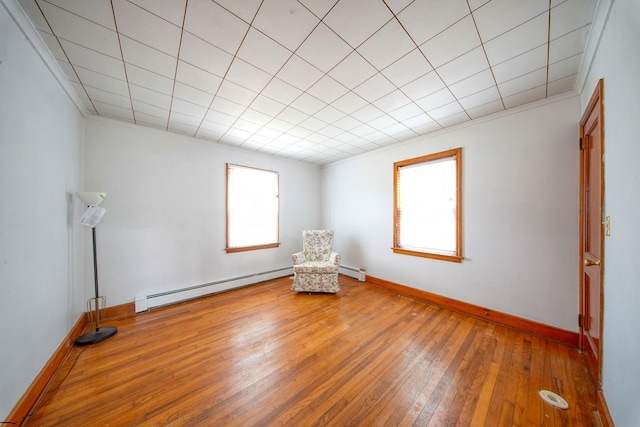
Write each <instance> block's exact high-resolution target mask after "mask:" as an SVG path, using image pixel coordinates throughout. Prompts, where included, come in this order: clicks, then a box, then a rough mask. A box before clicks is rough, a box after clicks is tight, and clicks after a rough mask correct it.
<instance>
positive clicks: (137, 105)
mask: <svg viewBox="0 0 640 427" xmlns="http://www.w3.org/2000/svg"><path fill="white" fill-rule="evenodd" d="M131 96H132V99H131V104H133V110H134V111H135V112H136V114H137V113H144V114H148V115H151V116H155V117H164V118H165V125H166V124H167V120H169V108H171V98H170V97H168V96H167V95H163V94H161V93H157V92H152V91H149V90H148V89H144V88H140V87H138V86H131Z"/></svg>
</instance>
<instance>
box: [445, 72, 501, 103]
mask: <svg viewBox="0 0 640 427" xmlns="http://www.w3.org/2000/svg"><path fill="white" fill-rule="evenodd" d="M495 84H496V82H495V81H494V80H493V74H491V70H489V69H487V70H484V71H481V72H479V73H477V74H474V75H473V76H471V77H468V78H466V79H464V80H460V81H459V82H458V83H454V84H452V85H450V86H449V89H451V92H453V95H454V96H455V97H456V98H464V97H465V96H469V95H473V94H475V93H478V92H481V91H483V90H485V89H487V88H491V87H495Z"/></svg>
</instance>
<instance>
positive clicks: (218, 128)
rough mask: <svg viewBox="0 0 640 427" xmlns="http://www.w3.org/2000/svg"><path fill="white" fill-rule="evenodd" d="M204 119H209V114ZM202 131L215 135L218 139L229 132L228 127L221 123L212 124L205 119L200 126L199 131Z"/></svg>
mask: <svg viewBox="0 0 640 427" xmlns="http://www.w3.org/2000/svg"><path fill="white" fill-rule="evenodd" d="M206 117H209V114H207V116H206ZM202 129H204V130H207V131H209V132H211V133H215V134H216V135H218V138H219V137H221V136H222V135H224V134H225V133H227V130H229V126H228V125H224V124H222V123H217V122H212V121H211V120H207V119H206V118H205V120H203V121H202V124H201V125H200V130H202Z"/></svg>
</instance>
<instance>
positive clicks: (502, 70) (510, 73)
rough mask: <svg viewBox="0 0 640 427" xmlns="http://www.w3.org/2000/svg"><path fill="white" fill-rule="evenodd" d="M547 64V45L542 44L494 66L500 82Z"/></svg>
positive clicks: (496, 76) (494, 71)
mask: <svg viewBox="0 0 640 427" xmlns="http://www.w3.org/2000/svg"><path fill="white" fill-rule="evenodd" d="M546 66H547V46H546V45H542V46H540V47H537V48H535V49H532V50H530V51H528V52H525V53H523V54H521V55H518V56H516V57H514V58H511V59H509V60H507V61H504V62H501V63H500V64H497V65H494V66H493V74H494V76H495V78H496V81H497V82H498V83H502V82H505V81H507V80H511V79H514V78H516V77H519V76H522V75H524V74H527V73H529V72H531V71H534V70H538V69H540V68H544V67H546Z"/></svg>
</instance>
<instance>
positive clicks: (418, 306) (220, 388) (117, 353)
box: [26, 276, 598, 426]
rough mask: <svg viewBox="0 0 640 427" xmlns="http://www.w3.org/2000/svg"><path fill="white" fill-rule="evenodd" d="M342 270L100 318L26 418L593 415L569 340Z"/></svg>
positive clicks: (188, 421)
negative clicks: (105, 331)
mask: <svg viewBox="0 0 640 427" xmlns="http://www.w3.org/2000/svg"><path fill="white" fill-rule="evenodd" d="M340 281H341V286H342V290H341V291H340V292H339V293H338V294H336V295H327V294H312V295H309V294H297V293H295V292H293V291H290V290H289V286H290V285H291V280H290V279H289V278H282V279H277V280H273V281H269V282H265V283H262V284H259V285H255V286H251V287H247V288H243V289H238V290H234V291H230V292H226V293H222V294H219V295H214V296H211V297H207V298H203V299H199V300H195V301H191V302H187V303H183V304H180V305H175V306H172V307H167V308H162V309H158V310H154V311H151V312H147V313H143V314H140V315H137V316H134V317H130V318H126V319H121V320H117V321H113V322H108V323H107V324H110V325H116V326H117V327H118V333H117V334H116V335H115V336H114V337H112V338H110V339H109V340H107V341H104V342H102V343H99V344H96V345H93V346H87V347H74V348H73V349H72V351H71V354H70V356H69V358H68V359H67V360H66V362H65V364H64V365H63V367H62V368H61V371H60V372H59V374H58V375H57V376H56V378H55V379H54V382H53V384H52V385H51V387H50V389H49V391H48V392H47V393H46V395H45V396H44V398H43V400H42V402H41V403H40V405H39V406H38V408H37V409H36V410H35V411H34V412H33V414H32V416H30V417H29V418H28V422H27V424H26V425H29V426H106V425H109V426H185V425H188V426H199V425H202V426H272V425H273V426H281V425H286V426H350V425H361V426H394V425H403V426H408V425H416V426H458V425H459V426H468V425H473V426H485V425H486V426H541V425H544V426H591V425H598V424H597V423H596V420H595V419H594V416H593V411H595V410H596V405H597V400H596V399H597V397H596V389H595V385H594V383H593V381H592V380H591V378H590V376H589V374H588V372H587V366H586V361H585V359H584V358H583V356H582V355H581V354H580V353H579V352H578V351H577V350H576V349H574V348H570V347H567V346H565V345H562V344H558V343H554V342H550V341H547V340H545V339H542V338H539V337H535V336H531V335H528V334H524V333H520V332H517V331H515V330H511V329H508V328H505V327H502V326H498V325H494V324H491V323H487V322H485V321H484V320H480V319H476V318H472V317H468V316H465V315H461V314H458V313H455V312H451V311H449V310H446V309H443V308H440V307H437V306H434V305H430V304H427V303H423V302H420V301H416V300H414V299H411V298H409V297H406V296H400V295H396V294H394V293H392V292H389V291H386V290H383V289H380V288H377V287H374V286H372V285H370V284H367V283H361V282H358V281H356V280H353V279H350V278H348V277H344V276H341V277H340ZM541 389H548V390H551V391H554V392H556V393H558V394H560V395H561V396H562V397H564V398H565V399H566V400H567V401H568V402H569V405H570V406H569V409H567V410H562V409H558V408H554V407H552V406H551V405H549V404H547V403H545V402H543V401H542V399H541V398H540V397H539V395H538V391H539V390H541Z"/></svg>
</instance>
